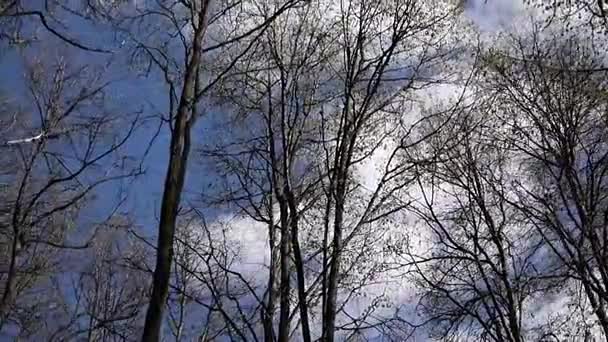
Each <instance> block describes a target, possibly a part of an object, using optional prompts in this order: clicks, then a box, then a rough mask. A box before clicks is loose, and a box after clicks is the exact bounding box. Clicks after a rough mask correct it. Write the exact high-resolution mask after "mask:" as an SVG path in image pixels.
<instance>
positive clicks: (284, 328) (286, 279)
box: [278, 198, 291, 342]
mask: <svg viewBox="0 0 608 342" xmlns="http://www.w3.org/2000/svg"><path fill="white" fill-rule="evenodd" d="M278 200H279V206H280V210H281V242H280V244H281V246H280V253H281V256H280V268H281V283H280V285H279V288H280V294H279V295H280V302H281V308H280V311H279V342H287V341H289V313H290V311H291V308H290V305H289V294H290V292H291V284H290V280H291V279H290V278H291V277H290V270H289V258H290V255H289V247H290V240H289V224H288V212H287V205H286V204H285V200H284V198H278Z"/></svg>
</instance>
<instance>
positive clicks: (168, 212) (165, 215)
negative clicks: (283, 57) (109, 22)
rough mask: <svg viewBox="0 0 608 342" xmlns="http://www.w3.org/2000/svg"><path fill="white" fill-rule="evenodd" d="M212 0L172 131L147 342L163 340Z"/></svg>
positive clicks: (194, 48) (196, 34)
mask: <svg viewBox="0 0 608 342" xmlns="http://www.w3.org/2000/svg"><path fill="white" fill-rule="evenodd" d="M209 2H210V0H206V1H204V2H203V3H202V8H201V10H200V12H199V13H198V25H197V27H196V29H195V32H194V41H193V46H192V52H191V53H192V57H191V58H190V61H189V63H188V66H187V68H186V72H185V75H184V86H183V89H182V93H181V97H180V102H179V105H178V108H177V114H176V117H175V125H174V128H173V132H172V135H171V147H170V155H169V165H168V169H167V175H166V178H165V186H164V191H163V198H162V204H161V212H160V223H159V226H158V241H157V251H156V267H155V269H154V276H153V285H152V286H153V287H152V296H151V298H150V304H149V306H148V311H147V313H146V321H145V325H144V331H143V335H142V339H141V340H142V341H144V342H156V341H159V340H160V332H161V326H162V321H163V313H164V307H165V303H166V301H167V296H168V293H169V282H170V280H171V265H172V262H173V242H174V235H175V225H176V220H177V214H178V209H179V204H180V200H181V194H182V190H183V187H184V182H185V177H186V167H187V164H188V154H189V151H190V136H191V129H192V126H193V123H194V119H195V115H196V113H195V112H194V109H193V108H194V107H193V106H192V105H193V103H192V101H193V100H194V97H195V84H196V82H197V77H198V69H199V66H200V61H201V55H202V41H203V37H204V34H205V28H206V20H205V17H206V15H207V13H206V12H207V9H208V8H209Z"/></svg>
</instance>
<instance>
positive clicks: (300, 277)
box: [287, 191, 312, 342]
mask: <svg viewBox="0 0 608 342" xmlns="http://www.w3.org/2000/svg"><path fill="white" fill-rule="evenodd" d="M287 197H288V201H289V211H290V212H291V222H290V225H291V242H292V247H293V255H294V261H295V268H296V276H297V282H298V302H299V304H298V308H299V309H300V322H301V324H302V339H303V341H304V342H311V341H312V339H311V336H310V322H309V321H308V305H307V301H306V277H305V274H304V260H303V259H302V252H301V250H300V241H299V238H298V233H299V232H298V224H299V215H298V212H297V210H298V208H297V205H296V203H295V198H294V196H293V193H292V192H291V191H289V192H288V193H287Z"/></svg>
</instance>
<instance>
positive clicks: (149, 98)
mask: <svg viewBox="0 0 608 342" xmlns="http://www.w3.org/2000/svg"><path fill="white" fill-rule="evenodd" d="M464 13H465V15H467V16H468V17H469V18H470V19H471V20H472V21H473V22H474V23H475V24H476V25H478V26H479V27H480V28H481V29H482V30H483V31H485V32H488V33H493V32H496V31H498V30H500V29H501V28H505V27H509V26H511V25H513V23H514V22H516V21H517V20H521V18H522V16H524V14H523V12H522V6H521V2H520V0H517V1H514V0H494V1H487V3H486V1H484V0H467V1H466V4H465V12H464ZM69 18H70V19H68V20H67V21H65V22H64V24H66V27H65V30H66V32H70V33H72V32H77V33H78V34H77V35H76V36H73V37H75V38H78V39H79V40H80V41H82V42H87V43H89V45H91V46H93V45H94V46H103V47H106V46H111V48H112V50H113V51H115V55H114V56H113V57H111V58H116V59H118V60H120V61H121V63H115V64H112V66H110V67H109V68H108V69H107V70H105V73H106V75H104V78H106V79H108V80H112V83H111V85H110V87H109V88H108V90H109V94H108V95H109V96H110V97H111V100H112V102H113V105H112V106H113V108H115V109H116V110H124V111H125V112H131V111H135V110H140V109H141V110H143V111H144V112H145V113H146V115H166V113H165V111H166V108H167V96H166V89H165V88H164V86H159V84H162V82H160V81H159V80H158V79H155V77H157V76H153V75H152V76H148V77H143V76H141V77H137V76H134V75H133V73H132V72H131V70H129V68H128V67H126V61H127V59H128V57H129V55H128V53H129V52H128V47H127V46H124V45H122V44H121V42H120V41H119V40H120V39H118V40H116V39H115V38H116V37H114V36H113V35H112V34H110V33H109V32H108V31H104V30H103V29H101V28H96V27H91V25H90V23H88V22H85V21H82V20H80V19H74V18H73V17H69ZM41 35H44V33H41ZM49 51H50V50H49ZM46 52H47V53H48V51H46ZM73 53H74V54H76V56H77V58H76V61H77V62H90V61H91V60H95V61H98V62H100V63H102V62H104V61H105V60H106V59H107V58H110V57H108V56H106V55H99V56H97V55H94V54H90V53H86V54H85V53H81V52H77V51H76V52H73ZM28 55H30V56H31V55H35V53H29V54H28ZM40 57H41V58H43V57H44V55H43V54H42V51H40ZM23 73H24V70H23V68H22V63H21V60H20V57H19V54H18V53H17V51H15V50H9V51H8V52H6V53H5V54H4V55H2V58H0V75H2V81H1V82H0V90H1V91H2V92H5V93H6V94H7V96H9V97H11V96H12V97H14V98H23V96H24V94H25V93H26V91H25V85H24V83H23ZM213 115H221V113H211V114H210V115H209V117H212V116H213ZM206 119H208V118H206V117H204V116H203V117H202V118H201V119H200V120H199V121H198V123H197V126H196V127H195V133H194V134H193V136H194V142H193V143H194V145H195V146H196V145H197V144H201V143H205V142H206V141H208V140H207V139H209V137H212V136H210V135H208V134H207V133H208V129H209V126H210V122H208V121H206ZM0 120H5V118H0ZM158 125H159V120H158V118H152V119H149V120H148V122H147V123H146V125H145V126H142V127H140V129H138V130H137V131H136V132H135V136H134V137H133V138H132V139H131V140H130V141H129V142H128V144H127V148H126V149H125V153H126V154H128V155H131V156H133V157H134V158H135V159H140V158H141V157H142V156H143V155H144V153H145V152H146V151H147V155H146V158H145V159H144V161H143V164H142V166H143V168H144V170H145V174H144V175H142V176H139V177H137V178H136V179H134V180H131V181H129V182H127V183H124V184H123V186H124V188H126V189H127V194H128V196H127V200H126V202H125V203H124V205H123V207H122V208H121V211H122V212H125V213H129V214H131V215H134V217H135V218H136V219H135V223H136V225H137V226H138V228H139V229H140V231H142V232H144V233H145V234H146V235H147V236H149V237H153V236H154V234H155V231H156V228H157V218H158V211H159V208H160V199H161V197H162V188H163V182H164V178H165V172H166V168H167V160H168V151H169V142H170V136H169V131H168V127H167V125H166V124H163V126H162V127H161V130H160V133H159V134H158V136H156V137H155V133H156V129H157V127H158ZM223 133H224V134H229V132H223ZM0 139H2V137H0ZM192 153H193V155H192V158H191V159H190V165H189V168H188V175H187V182H186V186H185V193H184V197H185V200H188V199H195V198H196V197H197V196H198V194H200V193H201V191H202V190H203V189H204V186H205V184H207V183H208V182H209V181H210V180H211V181H212V180H213V175H209V174H206V171H205V170H204V168H203V167H202V166H201V165H200V163H199V162H198V160H197V159H198V158H196V155H195V154H196V149H194V148H193V150H192ZM372 173H373V171H372V170H368V171H367V172H365V171H364V172H362V177H365V178H370V174H372ZM371 178H372V180H369V179H365V180H363V182H364V183H369V182H371V183H373V177H371ZM116 189H117V187H116V184H107V185H105V186H103V187H101V188H99V189H98V191H97V192H96V199H95V202H94V205H93V206H90V207H88V208H87V209H86V211H85V212H84V216H83V219H84V220H90V221H96V220H101V219H103V218H105V217H106V216H107V214H108V213H109V212H110V211H111V210H112V208H113V205H114V203H115V200H116V198H117V193H116V191H117V190H116ZM205 214H207V215H209V218H210V221H213V220H214V219H215V218H218V217H221V218H226V217H228V216H227V215H219V213H217V212H206V213H205ZM247 227H248V229H246V230H245V231H244V232H243V231H242V230H239V231H238V232H236V233H234V234H235V235H234V236H232V237H230V238H232V239H235V241H237V242H239V243H241V244H242V246H243V247H244V248H247V249H248V250H247V251H245V252H244V254H243V257H244V260H243V263H244V265H247V264H250V265H256V264H259V262H260V261H261V259H260V253H259V250H260V249H263V248H264V247H263V246H264V244H265V242H262V239H264V236H263V235H260V234H256V233H255V227H254V226H253V225H247ZM256 239H257V240H256ZM244 267H246V266H244ZM254 269H255V268H254ZM400 296H402V297H407V296H408V294H405V295H404V294H403V293H401V294H400Z"/></svg>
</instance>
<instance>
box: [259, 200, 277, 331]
mask: <svg viewBox="0 0 608 342" xmlns="http://www.w3.org/2000/svg"><path fill="white" fill-rule="evenodd" d="M273 203H274V202H273V201H272V195H271V199H270V205H269V207H270V210H269V211H270V213H269V221H270V223H269V224H268V236H269V239H268V242H269V245H270V267H269V270H268V300H267V302H266V306H265V308H264V311H263V312H262V322H263V326H264V342H273V341H274V328H273V321H274V309H275V291H274V285H275V277H276V259H277V253H276V245H275V244H276V242H275V241H276V234H275V231H276V230H275V224H274V215H273V213H272V207H273Z"/></svg>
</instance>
